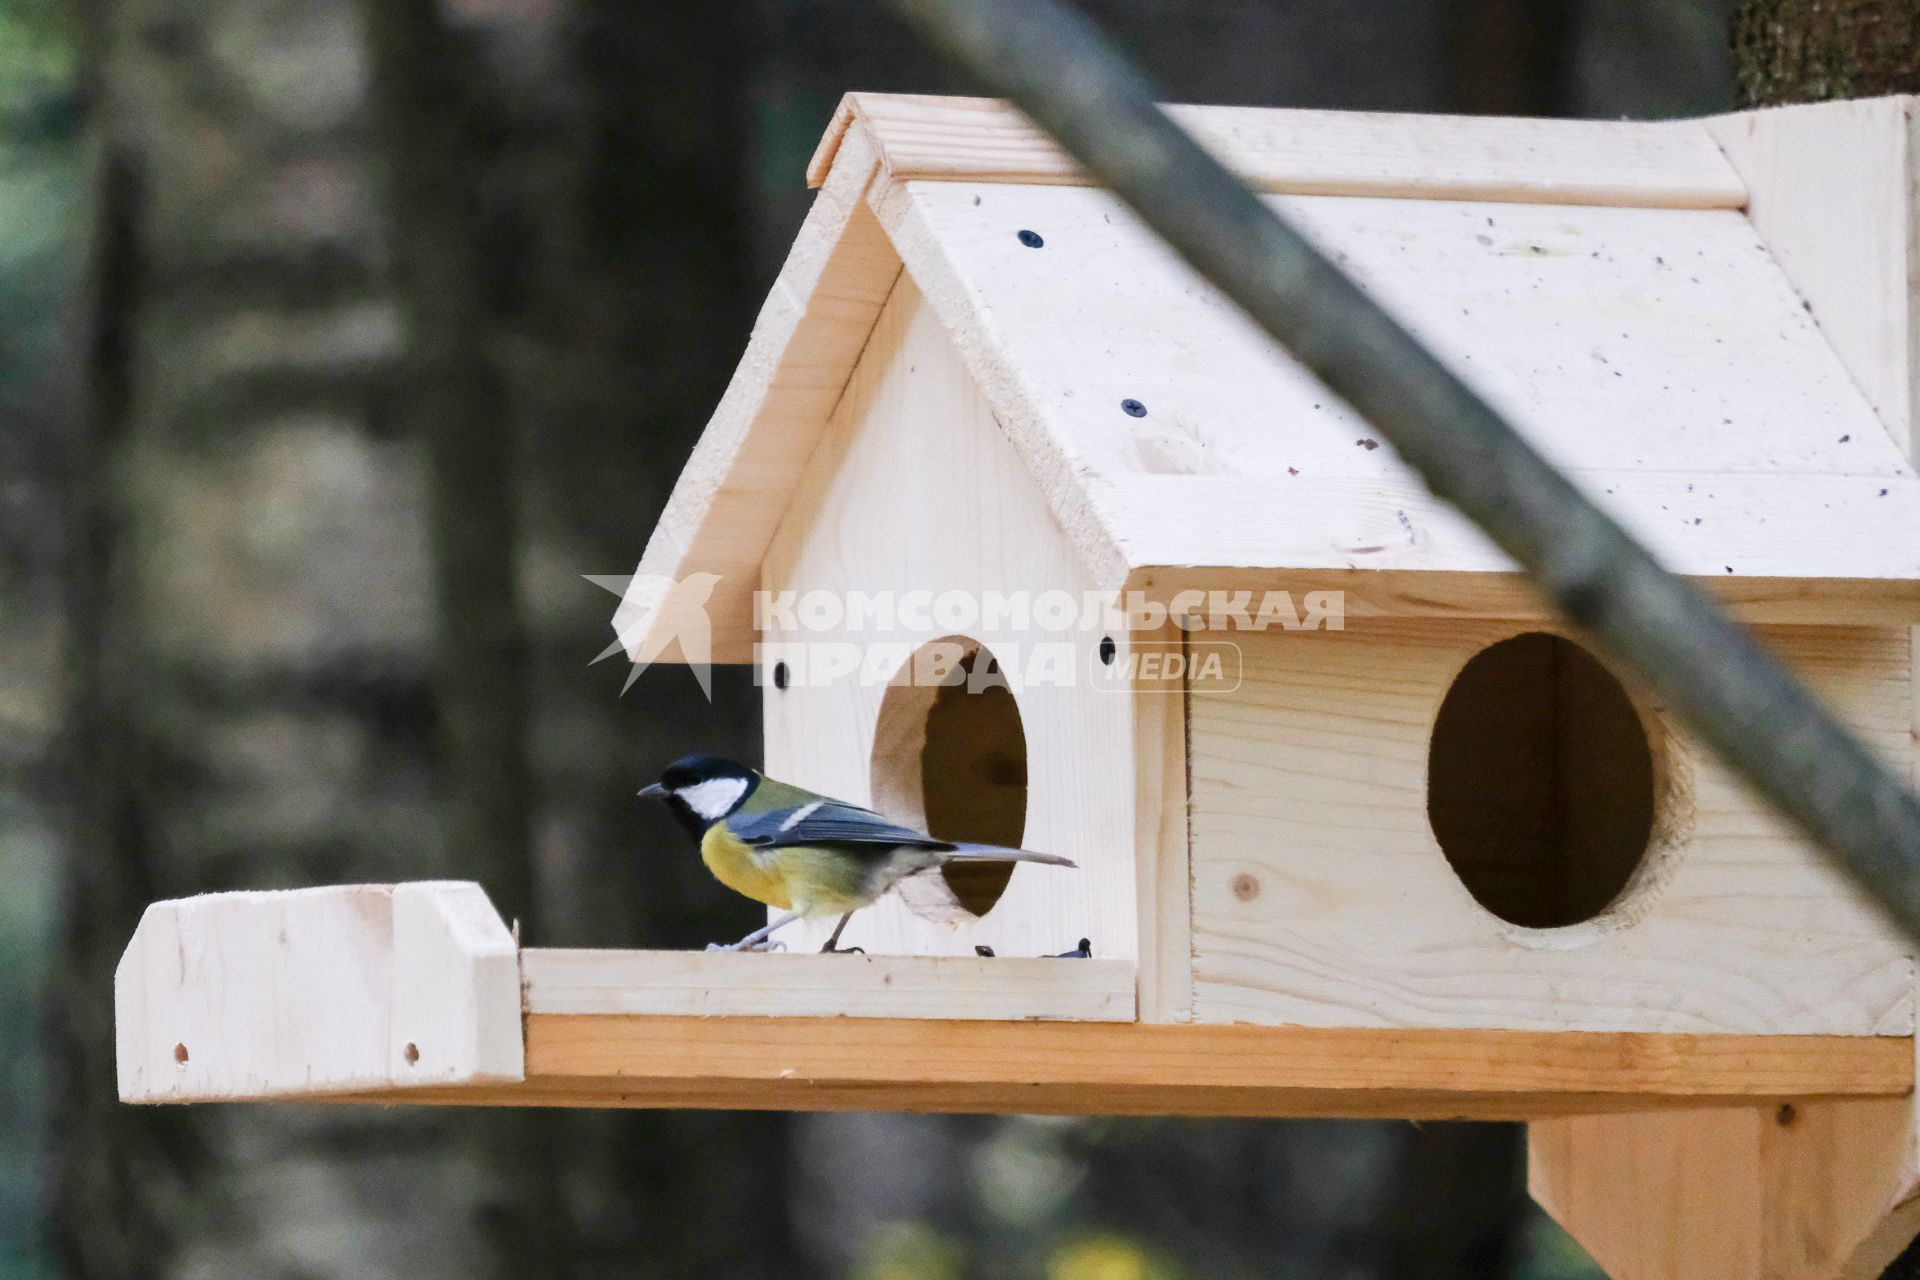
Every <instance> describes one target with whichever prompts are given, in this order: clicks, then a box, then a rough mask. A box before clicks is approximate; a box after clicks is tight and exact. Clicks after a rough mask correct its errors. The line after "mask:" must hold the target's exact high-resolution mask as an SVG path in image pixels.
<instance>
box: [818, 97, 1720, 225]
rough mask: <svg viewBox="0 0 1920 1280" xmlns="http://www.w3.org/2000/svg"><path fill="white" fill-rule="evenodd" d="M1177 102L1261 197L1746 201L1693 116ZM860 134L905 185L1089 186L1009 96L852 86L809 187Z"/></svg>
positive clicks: (1179, 112)
mask: <svg viewBox="0 0 1920 1280" xmlns="http://www.w3.org/2000/svg"><path fill="white" fill-rule="evenodd" d="M1169 110H1170V111H1171V112H1172V114H1173V117H1174V118H1175V119H1176V120H1177V121H1179V122H1180V123H1181V124H1182V125H1184V126H1186V127H1187V128H1188V129H1190V130H1191V131H1192V132H1193V133H1194V134H1195V135H1196V136H1197V137H1199V138H1200V140H1201V141H1202V142H1204V143H1206V144H1207V145H1208V146H1209V147H1210V148H1211V149H1212V150H1213V151H1214V152H1215V153H1216V154H1218V155H1219V156H1220V157H1221V159H1223V160H1224V161H1225V162H1226V163H1227V165H1228V166H1229V167H1231V168H1232V169H1234V170H1235V171H1237V172H1238V173H1239V174H1240V175H1241V177H1243V178H1244V179H1246V181H1247V182H1248V183H1249V184H1250V185H1251V186H1253V188H1254V189H1255V190H1257V191H1265V192H1272V193H1290V194H1296V195H1369V196H1390V197H1397V198H1402V199H1417V200H1493V201H1518V202H1524V203H1530V204H1584V205H1612V206H1638V207H1644V208H1668V209H1738V208H1741V207H1742V206H1744V205H1745V204H1746V200H1747V189H1746V186H1745V184H1744V183H1742V182H1741V180H1740V177H1739V175H1738V174H1736V173H1735V172H1734V170H1733V166H1732V165H1731V164H1729V163H1728V161H1727V159H1726V157H1725V156H1724V155H1722V154H1721V152H1720V149H1719V147H1717V146H1716V145H1715V144H1714V141H1713V139H1712V137H1711V136H1710V135H1709V133H1708V132H1707V130H1706V128H1705V126H1704V125H1702V124H1700V123H1698V122H1695V121H1677V122H1656V123H1648V122H1643V121H1619V120H1531V119H1514V118H1504V117H1494V116H1439V115H1394V114H1386V113H1373V112H1354V111H1293V110H1274V109H1271V108H1264V107H1201V106H1175V107H1171V108H1169ZM855 130H857V131H859V132H861V133H863V134H864V135H865V136H866V137H867V138H868V139H869V141H870V142H871V144H872V145H873V146H874V148H875V150H876V152H877V154H878V156H879V158H880V164H881V166H882V167H883V168H884V169H885V170H886V172H887V173H888V175H889V176H890V177H892V178H894V179H896V180H904V179H913V178H924V179H932V180H941V181H973V182H1005V183H1026V184H1047V185H1070V186H1075V185H1077V186H1084V185H1087V184H1088V181H1089V180H1088V179H1087V177H1086V176H1085V175H1084V174H1083V173H1081V171H1080V170H1079V168H1078V167H1077V166H1076V165H1075V164H1074V163H1073V161H1072V160H1071V159H1069V158H1068V156H1067V155H1066V153H1065V152H1063V151H1061V150H1060V149H1059V147H1058V146H1056V145H1055V144H1054V142H1053V141H1052V139H1050V138H1048V137H1047V136H1046V135H1045V134H1044V133H1042V132H1041V131H1040V130H1039V129H1038V128H1036V127H1035V126H1034V125H1033V124H1032V123H1030V122H1029V121H1028V120H1027V118H1026V117H1025V116H1023V115H1021V114H1020V113H1019V112H1018V111H1017V110H1015V109H1014V108H1013V107H1012V106H1010V105H1008V104H1007V103H1005V102H1001V101H998V100H996V99H991V98H944V97H926V96H918V95H911V94H878V93H853V94H848V95H847V96H846V98H845V99H844V100H843V101H842V102H841V105H840V109H839V111H838V112H837V113H836V114H835V116H834V121H833V125H832V127H831V128H829V130H828V131H827V135H826V137H825V138H823V139H822V140H821V143H820V147H819V149H818V150H817V151H816V152H815V153H814V158H813V163H812V164H811V166H810V167H809V168H808V170H807V179H808V181H809V183H811V184H812V185H814V186H818V185H820V184H821V183H822V182H824V181H825V179H826V174H827V170H828V168H829V167H830V166H831V164H832V161H833V159H834V156H835V154H836V152H837V150H838V148H839V146H840V145H841V142H842V139H843V138H844V137H845V136H846V135H847V133H848V132H850V131H855Z"/></svg>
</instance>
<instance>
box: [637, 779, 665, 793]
mask: <svg viewBox="0 0 1920 1280" xmlns="http://www.w3.org/2000/svg"><path fill="white" fill-rule="evenodd" d="M634 794H635V795H642V796H663V795H665V794H667V789H666V788H665V787H663V786H661V785H660V784H659V783H657V782H649V783H648V784H647V785H646V786H644V787H642V788H640V790H638V791H637V792H635V793H634Z"/></svg>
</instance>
